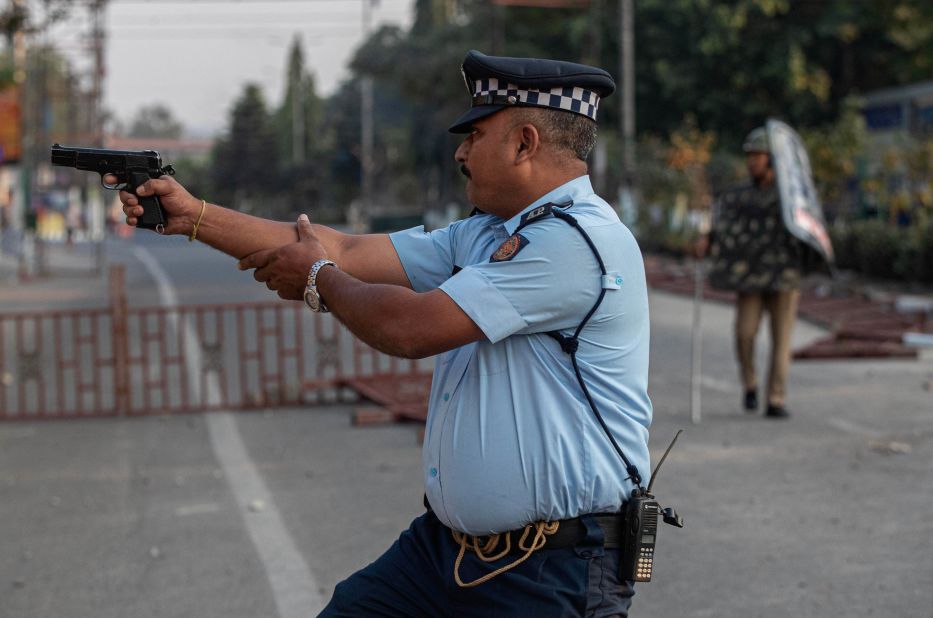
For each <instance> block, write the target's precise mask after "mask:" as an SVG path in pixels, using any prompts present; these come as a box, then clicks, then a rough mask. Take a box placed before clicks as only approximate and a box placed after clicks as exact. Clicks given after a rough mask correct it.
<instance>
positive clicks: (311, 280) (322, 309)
mask: <svg viewBox="0 0 933 618" xmlns="http://www.w3.org/2000/svg"><path fill="white" fill-rule="evenodd" d="M325 266H333V267H334V268H340V267H339V266H337V264H336V263H335V262H334V261H333V260H327V259H321V260H318V261H317V262H315V263H314V264H312V265H311V270H309V271H308V287H307V290H308V291H307V292H305V294H306V297H305V302H308V301H307V294H308V293H311V294H312V295H313V298H316V299H317V307H314V306H313V305H309V306H311V308H312V310H314V311H317V312H319V313H329V312H330V310H329V309H328V308H327V306H326V305H325V304H324V301H323V299H322V298H321V294H320V293H319V292H318V291H317V275H318V273H319V272H320V271H321V269H322V268H324V267H325Z"/></svg>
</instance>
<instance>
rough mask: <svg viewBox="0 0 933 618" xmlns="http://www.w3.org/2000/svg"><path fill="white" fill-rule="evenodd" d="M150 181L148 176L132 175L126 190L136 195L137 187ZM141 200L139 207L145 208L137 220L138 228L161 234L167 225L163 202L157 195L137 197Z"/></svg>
mask: <svg viewBox="0 0 933 618" xmlns="http://www.w3.org/2000/svg"><path fill="white" fill-rule="evenodd" d="M147 180H149V175H148V174H142V173H135V172H134V173H131V174H130V177H129V178H128V179H127V183H126V188H127V190H129V191H132V192H133V193H134V194H135V193H136V187H138V186H139V185H141V184H143V183H144V182H146V181H147ZM136 197H137V198H138V199H139V205H140V206H142V207H143V214H142V216H141V217H137V219H136V227H139V228H142V229H144V230H156V231H158V232H159V233H161V231H162V228H163V227H164V226H165V223H166V214H165V209H164V208H162V202H160V201H159V196H157V195H147V196H145V197H139V196H138V195H137V196H136Z"/></svg>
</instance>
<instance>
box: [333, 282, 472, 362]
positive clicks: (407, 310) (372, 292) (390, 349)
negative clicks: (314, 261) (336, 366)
mask: <svg viewBox="0 0 933 618" xmlns="http://www.w3.org/2000/svg"><path fill="white" fill-rule="evenodd" d="M317 284H318V291H319V292H320V294H321V299H322V300H323V301H324V302H325V303H326V305H327V307H328V308H329V309H330V310H331V311H332V312H333V313H334V315H336V316H337V318H338V319H339V320H340V321H341V322H343V324H344V325H346V327H347V328H349V329H350V331H351V332H352V333H353V334H354V335H356V336H357V337H359V338H360V339H361V340H362V341H364V342H365V343H367V344H369V345H370V346H372V347H374V348H376V349H377V350H379V351H381V352H385V353H386V354H391V355H393V356H400V357H402V358H426V357H428V356H433V355H435V354H440V353H441V352H446V351H448V350H452V349H453V348H457V347H460V346H463V345H466V344H468V343H472V342H474V341H479V340H481V339H485V338H486V335H485V334H484V333H483V331H482V330H480V328H479V326H477V325H476V323H475V322H473V320H472V319H471V318H470V316H468V315H467V314H466V313H465V312H464V311H463V309H461V308H460V306H459V305H457V303H455V302H454V301H453V299H451V298H450V297H449V296H447V294H445V293H444V292H443V291H442V290H440V289H435V290H432V291H430V292H423V293H418V292H414V291H412V290H410V289H408V288H405V287H401V286H397V285H378V284H375V285H374V284H367V283H364V282H362V281H360V280H359V279H356V278H355V277H353V276H351V275H349V274H347V273H346V272H343V271H342V270H338V269H337V268H323V269H322V270H321V271H320V272H319V273H318V278H317Z"/></svg>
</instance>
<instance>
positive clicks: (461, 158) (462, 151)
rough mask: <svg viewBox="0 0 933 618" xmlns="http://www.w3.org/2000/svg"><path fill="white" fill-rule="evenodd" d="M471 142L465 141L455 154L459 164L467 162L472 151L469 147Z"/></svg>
mask: <svg viewBox="0 0 933 618" xmlns="http://www.w3.org/2000/svg"><path fill="white" fill-rule="evenodd" d="M468 141H469V140H463V141H462V142H460V145H459V146H457V152H455V153H454V160H455V161H456V162H457V163H463V162H465V161H466V157H467V153H468V152H469V151H470V148H469V146H467V143H468Z"/></svg>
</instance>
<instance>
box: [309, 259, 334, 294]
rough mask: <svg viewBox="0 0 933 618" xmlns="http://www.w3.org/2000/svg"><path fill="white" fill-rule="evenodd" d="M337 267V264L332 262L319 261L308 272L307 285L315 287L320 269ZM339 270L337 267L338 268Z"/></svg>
mask: <svg viewBox="0 0 933 618" xmlns="http://www.w3.org/2000/svg"><path fill="white" fill-rule="evenodd" d="M328 264H329V265H331V266H337V263H336V262H334V261H333V260H327V259H321V260H318V261H317V262H315V263H314V264H312V265H311V270H309V271H308V285H309V286H314V287H317V274H318V272H320V270H321V269H322V268H324V267H325V266H327V265H328ZM338 268H339V267H338Z"/></svg>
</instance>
